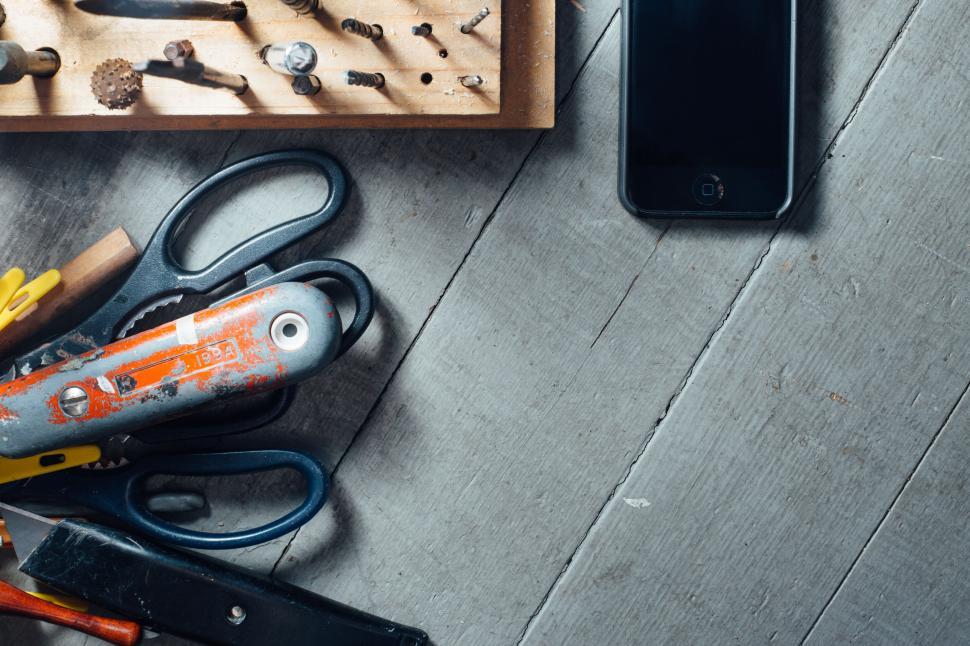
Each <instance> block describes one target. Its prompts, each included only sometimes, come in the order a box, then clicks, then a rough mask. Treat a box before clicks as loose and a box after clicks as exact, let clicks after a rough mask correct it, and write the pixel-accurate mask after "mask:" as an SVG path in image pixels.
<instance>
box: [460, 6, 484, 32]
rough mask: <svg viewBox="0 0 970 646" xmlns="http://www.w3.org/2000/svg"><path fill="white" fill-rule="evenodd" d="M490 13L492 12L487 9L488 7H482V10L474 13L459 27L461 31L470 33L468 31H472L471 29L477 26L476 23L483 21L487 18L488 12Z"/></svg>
mask: <svg viewBox="0 0 970 646" xmlns="http://www.w3.org/2000/svg"><path fill="white" fill-rule="evenodd" d="M490 13H492V12H491V11H489V10H488V7H482V10H481V11H479V12H478V13H477V14H475V15H474V16H473V17H472V19H471V20H469V21H468V22H466V23H464V24H463V25H462V26H461V28H460V29H461V33H463V34H470V33H472V29H474V28H475V27H477V26H478V23H480V22H481V21H483V20H485V19H486V18H488V14H490Z"/></svg>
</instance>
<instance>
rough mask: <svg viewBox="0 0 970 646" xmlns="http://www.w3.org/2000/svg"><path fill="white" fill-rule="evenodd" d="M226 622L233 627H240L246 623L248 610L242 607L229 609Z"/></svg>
mask: <svg viewBox="0 0 970 646" xmlns="http://www.w3.org/2000/svg"><path fill="white" fill-rule="evenodd" d="M226 621H228V622H229V623H231V624H232V625H233V626H238V625H239V624H241V623H242V622H244V621H246V609H245V608H243V607H242V606H233V607H232V608H229V612H227V613H226Z"/></svg>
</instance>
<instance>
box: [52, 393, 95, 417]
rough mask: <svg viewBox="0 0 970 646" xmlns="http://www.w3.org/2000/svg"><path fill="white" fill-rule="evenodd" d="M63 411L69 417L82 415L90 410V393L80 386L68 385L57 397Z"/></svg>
mask: <svg viewBox="0 0 970 646" xmlns="http://www.w3.org/2000/svg"><path fill="white" fill-rule="evenodd" d="M57 403H58V404H59V405H60V407H61V411H62V412H63V413H64V414H65V415H67V416H68V417H80V416H81V415H84V414H85V413H87V412H88V405H89V404H90V400H89V399H88V394H87V393H86V392H84V389H83V388H81V387H80V386H68V387H67V388H65V389H64V390H62V391H61V396H60V397H58V398H57Z"/></svg>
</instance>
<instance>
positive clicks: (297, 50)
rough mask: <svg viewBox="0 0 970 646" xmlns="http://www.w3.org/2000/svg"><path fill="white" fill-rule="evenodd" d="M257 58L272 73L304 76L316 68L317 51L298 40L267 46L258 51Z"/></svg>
mask: <svg viewBox="0 0 970 646" xmlns="http://www.w3.org/2000/svg"><path fill="white" fill-rule="evenodd" d="M259 57H260V58H261V59H262V60H263V62H264V63H266V64H267V65H269V66H270V68H271V69H272V70H273V71H274V72H279V73H280V74H289V75H291V76H304V75H306V74H309V73H311V72H312V71H313V70H314V68H316V66H317V50H315V49H313V46H312V45H310V44H309V43H304V42H302V41H299V40H298V41H294V42H289V43H275V44H273V45H267V46H266V47H264V48H263V49H262V51H260V53H259Z"/></svg>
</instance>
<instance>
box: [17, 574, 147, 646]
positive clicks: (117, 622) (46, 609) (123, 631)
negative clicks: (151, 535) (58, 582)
mask: <svg viewBox="0 0 970 646" xmlns="http://www.w3.org/2000/svg"><path fill="white" fill-rule="evenodd" d="M0 612H8V613H11V614H15V615H22V616H24V617H30V618H32V619H40V620H41V621H47V622H50V623H52V624H57V625H59V626H66V627H68V628H73V629H74V630H79V631H81V632H82V633H86V634H88V635H91V636H92V637H97V638H98V639H103V640H104V641H106V642H110V643H112V644H119V645H121V646H134V644H137V643H138V641H139V640H140V639H141V626H139V625H138V624H136V623H135V622H133V621H126V620H124V619H109V618H107V617H98V616H96V615H89V614H86V613H83V612H78V611H76V610H70V609H69V608H63V607H61V606H58V605H55V604H53V603H49V602H47V601H43V600H41V599H38V598H36V597H32V596H31V595H29V594H27V593H26V592H24V591H23V590H20V589H18V588H15V587H14V586H12V585H10V584H9V583H5V582H3V581H0Z"/></svg>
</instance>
